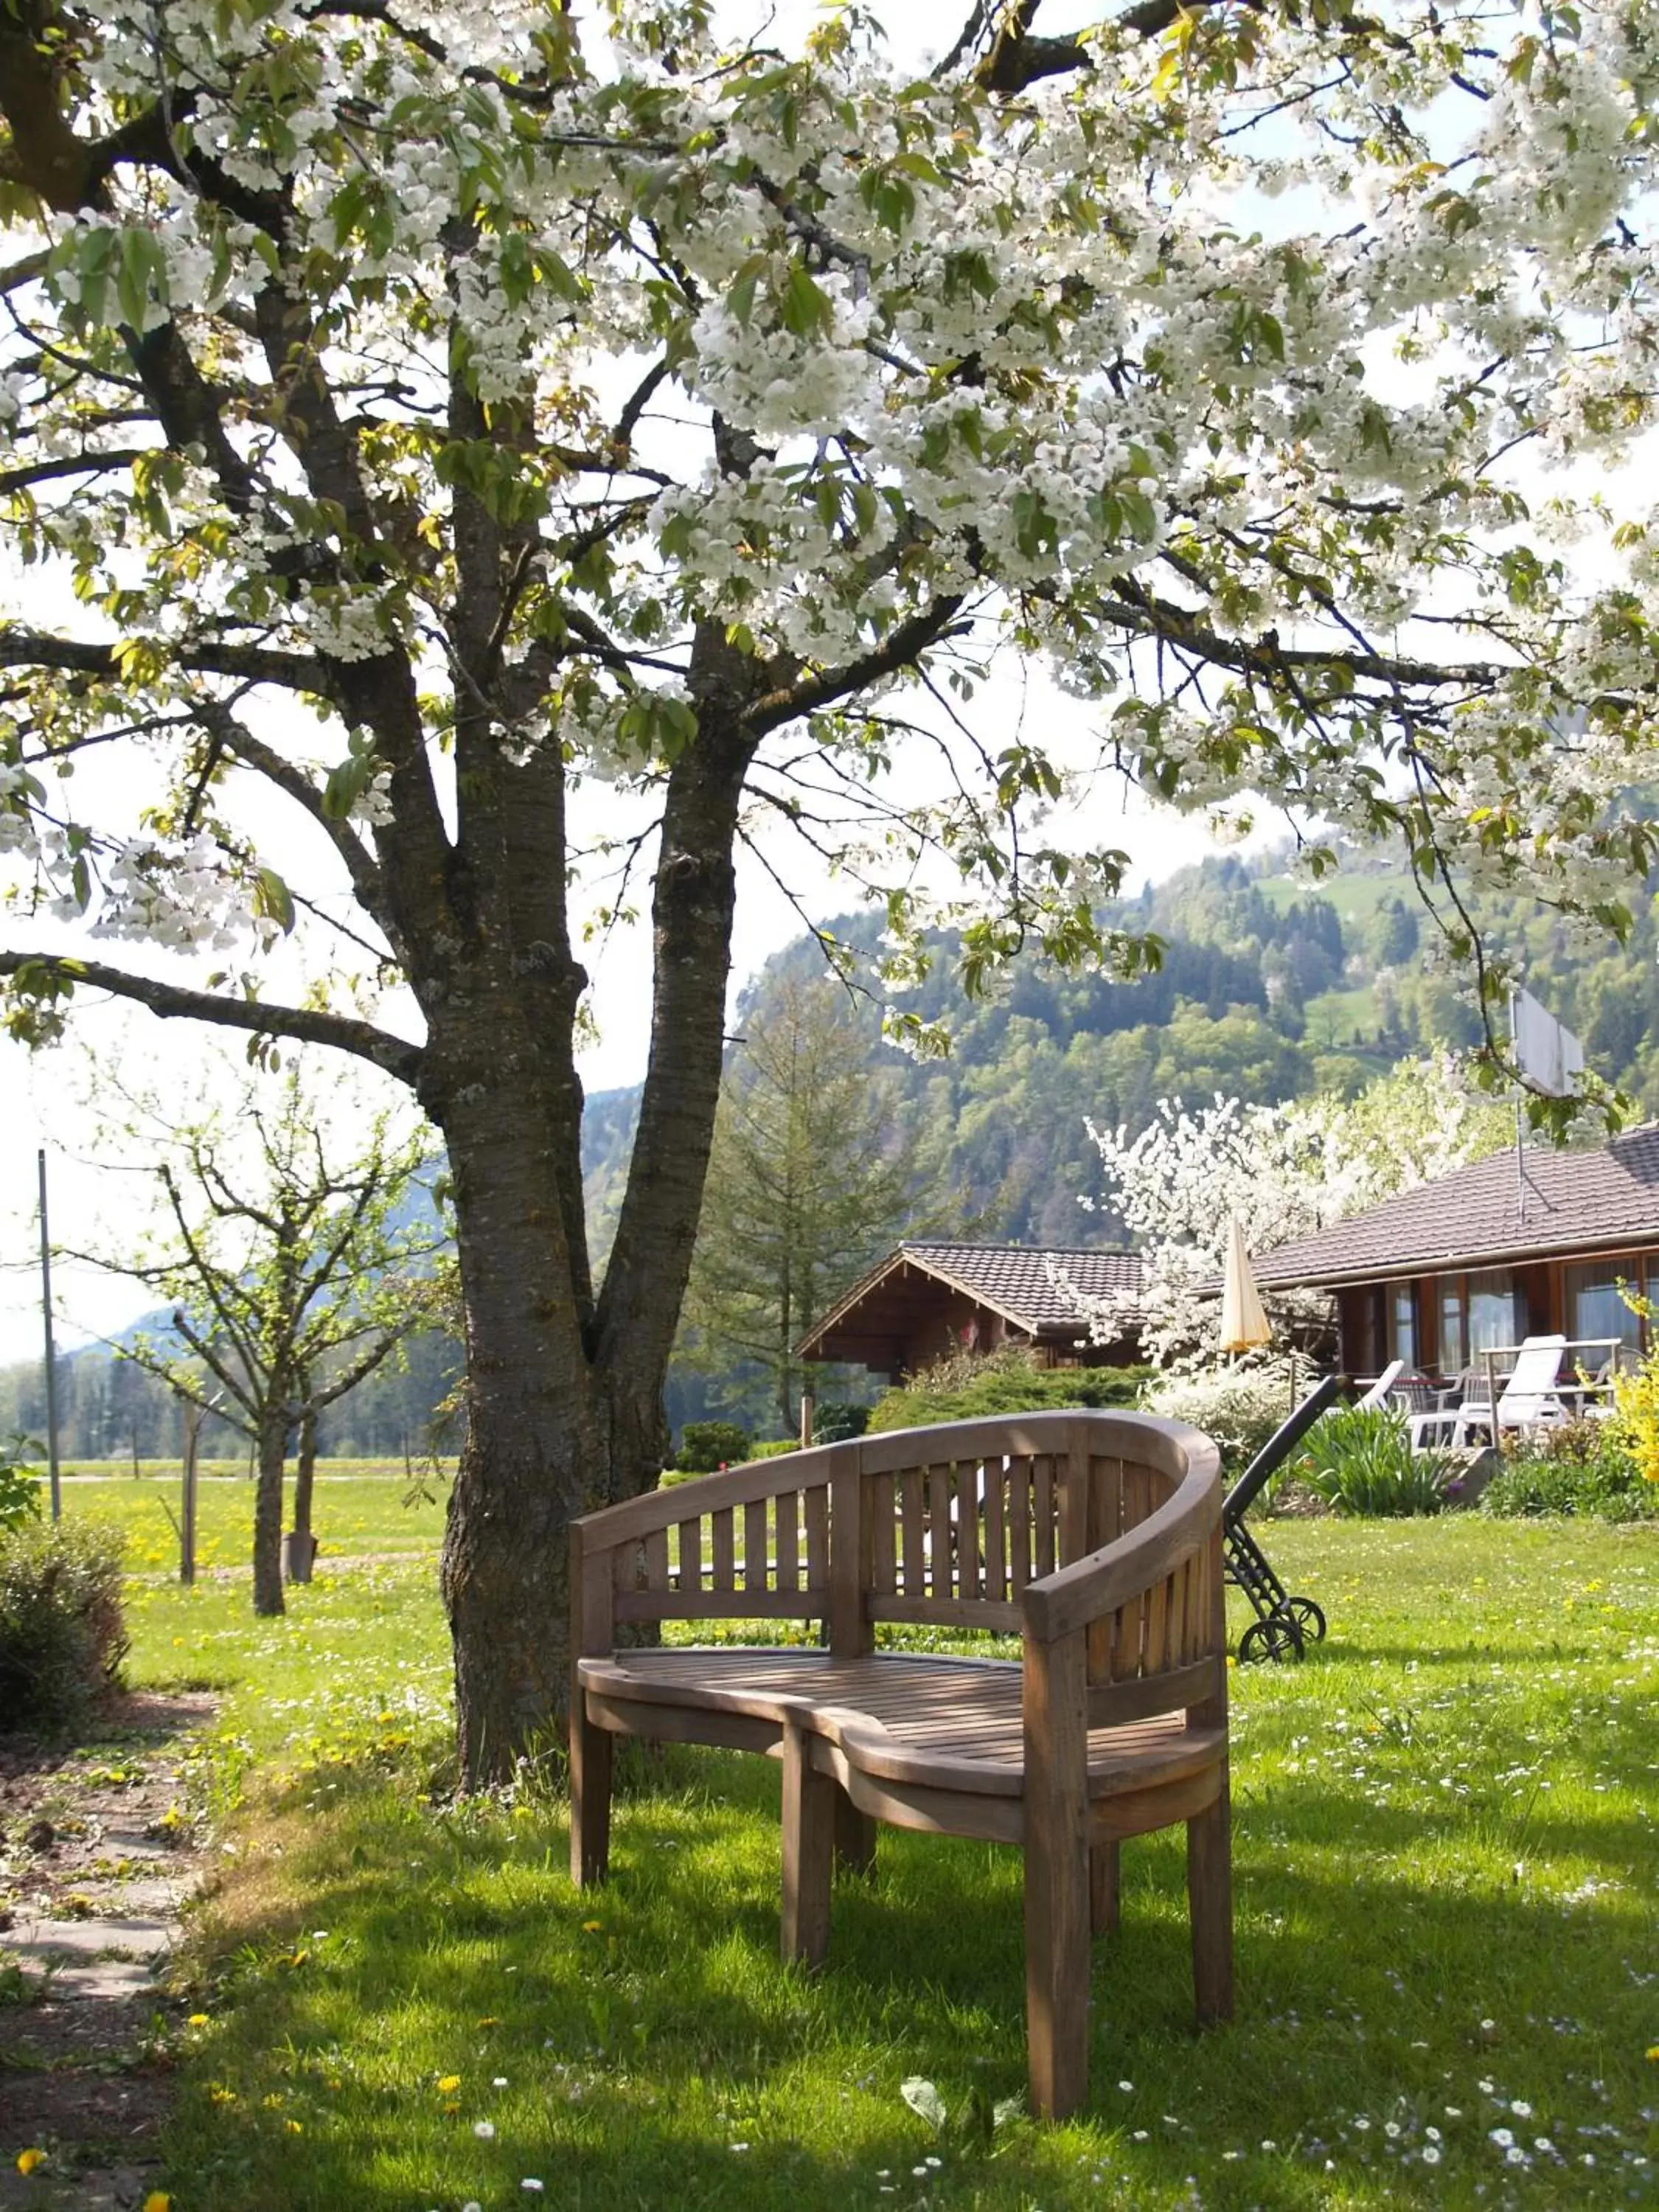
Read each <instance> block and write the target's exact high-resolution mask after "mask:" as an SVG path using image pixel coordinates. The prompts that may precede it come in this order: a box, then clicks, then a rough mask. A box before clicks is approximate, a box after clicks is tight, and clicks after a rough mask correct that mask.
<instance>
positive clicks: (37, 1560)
mask: <svg viewBox="0 0 1659 2212" xmlns="http://www.w3.org/2000/svg"><path fill="white" fill-rule="evenodd" d="M123 1542H124V1540H123V1537H122V1534H121V1532H120V1530H119V1529H118V1528H111V1527H109V1526H107V1525H106V1524H105V1523H102V1522H58V1523H57V1524H56V1525H55V1526H54V1525H52V1524H51V1523H47V1522H30V1523H29V1524H27V1525H26V1526H25V1527H22V1528H14V1529H11V1530H9V1532H8V1533H6V1534H3V1535H0V1713H3V1714H4V1715H5V1717H6V1720H7V1723H8V1724H9V1726H11V1727H13V1728H16V1729H31V1730H33V1731H34V1732H35V1733H37V1734H40V1735H49V1734H54V1733H57V1732H58V1731H60V1730H67V1729H72V1728H74V1727H76V1725H77V1723H80V1722H81V1721H82V1719H84V1717H86V1715H87V1713H88V1711H90V1710H91V1709H92V1708H93V1706H94V1705H96V1703H97V1701H98V1700H99V1699H100V1697H102V1696H103V1695H104V1693H105V1692H106V1691H108V1690H109V1689H110V1688H112V1686H114V1685H115V1683H116V1682H117V1681H118V1678H119V1674H120V1668H121V1662H122V1661H123V1659H125V1656H126V1654H127V1644H128V1638H127V1632H126V1622H125V1616H124V1614H123V1613H122V1610H121V1553H122V1549H123Z"/></svg>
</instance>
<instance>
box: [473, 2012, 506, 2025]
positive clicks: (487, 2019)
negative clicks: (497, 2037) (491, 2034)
mask: <svg viewBox="0 0 1659 2212" xmlns="http://www.w3.org/2000/svg"><path fill="white" fill-rule="evenodd" d="M478 2025H479V2027H500V2026H501V2022H500V2021H498V2020H497V2019H496V2017H495V2014H494V2013H493V2012H487V2013H485V2014H484V2015H483V2019H482V2020H480V2021H479V2022H478Z"/></svg>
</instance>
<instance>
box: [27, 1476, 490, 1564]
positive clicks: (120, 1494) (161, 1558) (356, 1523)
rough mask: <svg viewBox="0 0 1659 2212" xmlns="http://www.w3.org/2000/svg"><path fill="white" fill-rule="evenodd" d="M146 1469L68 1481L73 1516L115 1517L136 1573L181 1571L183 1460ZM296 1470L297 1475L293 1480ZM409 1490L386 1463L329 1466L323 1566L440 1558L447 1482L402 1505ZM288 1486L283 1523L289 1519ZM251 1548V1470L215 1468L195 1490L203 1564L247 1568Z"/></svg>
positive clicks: (318, 1518)
mask: <svg viewBox="0 0 1659 2212" xmlns="http://www.w3.org/2000/svg"><path fill="white" fill-rule="evenodd" d="M143 1466H144V1472H143V1474H139V1475H137V1476H134V1475H132V1474H130V1473H129V1474H107V1473H105V1472H102V1471H101V1470H100V1471H99V1472H97V1473H94V1472H92V1471H91V1470H90V1468H88V1470H87V1471H86V1472H85V1473H82V1472H81V1471H80V1470H78V1469H75V1470H70V1471H69V1474H70V1479H69V1480H66V1481H65V1482H64V1491H63V1498H64V1515H65V1516H66V1517H73V1518H77V1519H78V1518H80V1517H82V1516H88V1517H93V1516H95V1517H96V1518H98V1519H100V1520H111V1519H113V1520H117V1521H118V1522H120V1523H121V1525H122V1527H123V1528H125V1530H126V1532H127V1545H128V1551H127V1565H128V1566H129V1568H130V1569H131V1571H132V1572H133V1573H135V1574H167V1573H173V1574H176V1573H177V1571H178V1568H179V1538H178V1534H177V1532H176V1530H175V1528H174V1527H173V1522H172V1521H171V1520H170V1519H169V1518H168V1515H169V1513H172V1514H173V1515H177V1514H178V1512H179V1510H180V1507H179V1493H180V1477H179V1468H178V1465H177V1463H176V1462H173V1463H171V1464H169V1463H167V1462H143ZM291 1474H292V1470H291V1469H290V1478H291ZM448 1494H449V1486H448V1484H447V1481H443V1480H439V1481H436V1482H433V1481H428V1482H427V1484H426V1485H425V1494H424V1497H423V1498H416V1500H415V1502H414V1503H412V1504H408V1505H405V1504H404V1499H405V1498H408V1497H409V1495H410V1480H409V1477H408V1475H407V1474H405V1473H404V1470H403V1468H401V1467H398V1468H396V1470H395V1472H394V1471H393V1468H392V1462H389V1461H386V1460H336V1461H324V1462H321V1463H320V1464H319V1468H318V1471H317V1482H316V1488H315V1490H314V1492H313V1502H312V1516H311V1517H312V1527H313V1531H314V1533H315V1534H316V1537H317V1540H318V1542H319V1545H320V1546H321V1547H322V1555H321V1563H322V1564H323V1565H326V1564H327V1562H328V1559H329V1558H330V1557H331V1556H332V1557H334V1558H336V1559H343V1558H349V1557H352V1556H360V1555H362V1554H363V1553H385V1552H416V1553H432V1552H435V1550H436V1548H437V1547H438V1545H439V1543H440V1541H441V1539H442V1536H443V1526H444V1505H445V1502H446V1500H447V1497H448ZM292 1498H293V1486H292V1481H291V1479H290V1483H289V1498H288V1504H286V1505H285V1508H284V1513H283V1522H284V1526H287V1525H289V1523H290V1522H291V1519H292ZM252 1543H253V1485H252V1482H251V1481H249V1480H248V1479H247V1476H246V1472H245V1470H243V1469H241V1468H235V1469H232V1468H227V1467H225V1466H223V1465H222V1463H219V1462H215V1463H214V1464H213V1466H212V1467H211V1468H204V1470H203V1472H202V1474H201V1476H200V1478H199V1479H198V1481H197V1504H196V1559H197V1566H198V1567H200V1568H202V1569H203V1570H204V1571H205V1570H210V1569H213V1568H216V1567H246V1565H248V1561H249V1558H250V1555H251V1552H252Z"/></svg>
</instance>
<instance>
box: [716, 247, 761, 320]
mask: <svg viewBox="0 0 1659 2212" xmlns="http://www.w3.org/2000/svg"><path fill="white" fill-rule="evenodd" d="M765 272H766V256H765V255H764V254H763V253H751V254H750V257H749V258H748V260H747V261H745V262H744V264H743V266H742V268H741V269H739V270H738V273H737V275H736V276H734V277H733V278H732V289H731V290H730V291H729V292H728V293H727V294H726V306H727V307H730V309H731V310H732V316H733V319H735V320H736V321H737V322H738V323H739V324H740V325H742V327H743V328H744V330H747V329H748V327H749V323H750V317H751V316H752V315H753V314H754V312H755V288H756V286H757V284H758V283H760V280H761V278H762V276H763V275H764V274H765Z"/></svg>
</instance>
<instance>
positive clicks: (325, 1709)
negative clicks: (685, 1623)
mask: <svg viewBox="0 0 1659 2212" xmlns="http://www.w3.org/2000/svg"><path fill="white" fill-rule="evenodd" d="M364 1510H365V1511H366V1512H368V1511H370V1510H371V1509H369V1508H368V1507H365V1508H364ZM1266 1537H1267V1545H1268V1548H1269V1549H1270V1551H1271V1553H1272V1555H1273V1559H1274V1561H1275V1564H1276V1565H1278V1566H1279V1569H1280V1571H1281V1572H1282V1573H1283V1574H1284V1575H1285V1579H1286V1580H1287V1582H1288V1583H1290V1586H1291V1588H1292V1589H1297V1590H1304V1591H1307V1592H1308V1593H1310V1595H1316V1596H1317V1597H1318V1598H1319V1600H1320V1601H1321V1602H1322V1604H1323V1605H1324V1606H1325V1608H1326V1610H1327V1612H1328V1614H1329V1616H1330V1623H1331V1627H1330V1636H1329V1639H1328V1643H1327V1644H1325V1645H1324V1646H1323V1647H1321V1648H1317V1649H1316V1650H1313V1651H1312V1652H1311V1653H1310V1656H1309V1658H1308V1661H1307V1662H1306V1663H1305V1664H1304V1665H1303V1666H1301V1667H1294V1666H1288V1667H1285V1668H1249V1669H1243V1670H1240V1669H1235V1670H1234V1672H1233V1674H1232V1676H1231V1681H1232V1685H1233V1692H1234V1705H1233V1727H1234V1741H1235V1763H1234V1806H1235V1854H1236V1858H1235V1864H1236V1877H1237V1946H1238V2010H1237V2019H1236V2021H1235V2022H1234V2023H1233V2024H1232V2026H1231V2027H1229V2028H1226V2029H1225V2030H1222V2031H1219V2032H1216V2033H1210V2034H1208V2035H1206V2036H1204V2037H1201V2038H1200V2037H1197V2036H1195V2035H1194V2033H1193V2031H1192V2028H1191V2025H1190V2020H1191V2011H1190V2006H1191V1997H1190V1982H1189V1979H1188V1953H1187V1927H1186V1911H1185V1899H1184V1886H1183V1875H1182V1848H1181V1841H1180V1838H1179V1837H1178V1835H1169V1834H1165V1835H1160V1836H1158V1837H1155V1838H1148V1839H1147V1840H1146V1841H1145V1842H1144V1843H1142V1844H1139V1845H1130V1846H1127V1847H1126V1850H1125V1854H1124V1890H1125V1894H1124V1925H1123V1929H1122V1932H1121V1935H1120V1936H1117V1937H1116V1938H1115V1939H1113V1940H1112V1941H1110V1942H1105V1943H1103V1944H1101V1945H1100V1946H1098V1947H1097V1954H1096V1958H1095V1964H1094V1984H1093V1986H1094V1997H1095V2002H1094V2011H1093V2026H1092V2042H1093V2048H1092V2081H1091V2106H1090V2109H1089V2111H1088V2112H1087V2113H1086V2115H1085V2117H1084V2118H1080V2119H1079V2120H1077V2121H1075V2122H1073V2123H1071V2124H1067V2125H1066V2126H1063V2127H1060V2128H1054V2129H1047V2128H1040V2127H1037V2126H1036V2125H1035V2124H1032V2123H1031V2122H1030V2120H1029V2119H1027V2118H1025V2117H1024V2115H1023V2114H1022V2113H1020V2112H1018V2111H1017V2110H1016V2111H1013V2112H1008V2111H1006V2109H1005V2111H1004V2112H1003V2115H1002V2117H1001V2118H997V2117H996V2112H995V2108H996V2107H997V2106H999V2105H1000V2104H1001V2103H1003V2101H1004V2100H1009V2099H1012V2098H1017V2097H1018V2094H1019V2092H1020V2090H1021V2088H1022V2087H1023V2081H1024V2033H1023V2014H1022V1982H1021V1976H1022V1957H1023V1947H1022V1937H1021V1925H1020V1915H1021V1887H1020V1867H1019V1862H1018V1856H1017V1855H1016V1854H1015V1853H1013V1852H1012V1851H1009V1850H998V1849H996V1848H994V1847H989V1846H986V1845H982V1844H972V1843H964V1842H961V1841H953V1840H945V1841H939V1840H934V1839H932V1838H926V1837H922V1836H918V1835H903V1834H898V1833H896V1832H892V1831H890V1830H884V1831H883V1832H882V1835H881V1844H880V1850H879V1854H878V1867H877V1872H876V1875H875V1877H874V1879H873V1881H869V1882H862V1881H847V1882H846V1883H844V1884H843V1885H842V1887H840V1888H839V1889H838V1891H837V1893H836V1913H835V1925H834V1935H833V1939H832V1948H831V1957H830V1963H829V1966H828V1968H827V1969H826V1971H825V1972H823V1974H822V1975H820V1976H819V1977H817V1978H816V1979H814V1978H809V1977H807V1976H805V1975H803V1974H802V1973H800V1972H798V1971H797V1970H795V1969H793V1968H786V1967H784V1966H782V1965H781V1964H780V1962H779V1960H778V1956H777V1936H778V1926H777V1913H778V1900H777V1891H778V1832H777V1794H778V1790H777V1778H776V1775H775V1771H773V1769H772V1767H771V1765H770V1764H769V1762H767V1761H765V1760H762V1759H753V1758H744V1757H742V1756H740V1755H737V1754H729V1753H717V1752H695V1751H684V1750H680V1751H675V1752H672V1753H666V1754H663V1755H660V1756H659V1757H658V1758H655V1759H653V1758H649V1757H647V1756H646V1755H644V1754H641V1755H639V1756H638V1757H636V1758H635V1759H634V1760H633V1761H632V1763H631V1764H630V1765H629V1768H628V1771H627V1776H626V1780H625V1785H624V1789H623V1796H622V1799H621V1802H620V1803H619V1805H618V1808H617V1830H616V1838H615V1844H614V1850H613V1868H614V1872H613V1877H612V1880H611V1884H610V1886H609V1887H608V1888H606V1889H605V1890H604V1891H603V1892H599V1893H588V1894H586V1895H578V1894H577V1893H575V1892H574V1891H573V1889H572V1887H571V1886H570V1883H569V1881H568V1875H567V1872H566V1863H567V1860H566V1820H565V1813H564V1807H563V1803H562V1797H561V1794H560V1787H559V1778H558V1774H557V1771H556V1765H554V1764H553V1763H552V1762H551V1761H550V1762H548V1763H547V1765H545V1766H544V1767H542V1768H539V1769H527V1770H526V1771H525V1772H524V1774H523V1776H522V1777H521V1779H520V1783H519V1784H518V1785H517V1786H515V1787H514V1788H513V1789H512V1790H507V1791H504V1792H501V1793H500V1794H499V1795H498V1796H492V1797H489V1798H488V1799H483V1800H473V1801H470V1802H458V1801H457V1800H455V1799H454V1798H453V1796H452V1795H451V1794H450V1792H449V1782H450V1777H451V1771H452V1770H451V1766H450V1761H449V1756H448V1744H447V1723H448V1659H447V1638H446V1637H445V1634H444V1631H443V1626H442V1621H441V1613H440V1609H439V1606H438V1602H437V1599H436V1595H435V1588H434V1575H433V1571H432V1565H431V1561H430V1559H423V1560H410V1561H407V1562H400V1561H396V1560H392V1561H385V1560H382V1561H380V1562H379V1563H377V1564H374V1565H367V1566H362V1567H354V1568H350V1569H349V1570H346V1571H340V1572H337V1573H336V1572H331V1571H328V1569H327V1566H326V1563H325V1566H324V1571H322V1572H321V1574H320V1575H319V1579H318V1581H317V1582H316V1583H313V1585H312V1586H311V1587H310V1588H309V1589H302V1590H296V1591H295V1592H293V1593H291V1600H290V1610H289V1613H288V1615H287V1616H286V1618H284V1619H283V1620H276V1621H256V1620H254V1619H253V1618H252V1614H251V1613H250V1612H249V1611H248V1610H247V1605H246V1589H245V1587H242V1586H239V1585H238V1584H237V1583H234V1582H228V1581H223V1580H221V1581H218V1582H212V1581H210V1582H205V1583H201V1584H198V1585H197V1587H196V1588H195V1589H191V1590H185V1589H179V1588H178V1587H177V1586H176V1585H173V1584H170V1583H167V1582H166V1581H164V1580H161V1579H156V1578H149V1579H146V1580H144V1581H143V1582H140V1583H137V1584H135V1586H134V1588H133V1592H132V1622H133V1627H134V1632H135V1639H136V1641H135V1650H134V1655H133V1661H132V1667H131V1674H132V1678H133V1680H135V1682H136V1683H138V1684H141V1685H145V1686H156V1687H165V1686H168V1685H178V1684H181V1683H190V1684H192V1685H199V1684H204V1683H209V1684H211V1685H213V1686H215V1687H216V1688H217V1689H218V1690H219V1691H220V1692H221V1693H222V1706H221V1708H220V1712H219V1717H218V1720H217V1723H216V1730H215V1735H214V1737H213V1743H212V1750H211V1755H210V1757H209V1758H207V1759H204V1760H202V1761H200V1762H198V1768H199V1771H201V1772H202V1774H203V1776H204V1781H203V1784H202V1788H203V1793H204V1802H205V1803H206V1806H207V1809H209V1810H210V1812H211V1813H212V1814H213V1815H214V1817H215V1819H216V1823H217V1826H216V1833H215V1844H216V1868H217V1869H218V1870H217V1871H216V1875H215V1880H214V1885H213V1893H212V1894H211V1895H210V1897H209V1898H208V1899H207V1900H206V1901H205V1903H204V1905H202V1906H201V1907H200V1908H199V1910H198V1911H197V1916H196V1917H195V1920H194V1923H193V1929H192V1933H191V1940H190V1943H189V1946H188V1948H187V1951H186V1954H185V1960H184V1966H183V1972H184V1973H185V2002H186V2005H187V2008H188V2010H189V2012H190V2014H191V2024H190V2025H188V2026H185V2027H182V2028H181V2029H180V2030H179V2051H178V2063H179V2106H178V2110H177V2112H176V2116H175V2118H174V2119H173V2123H172V2124H171V2129H170V2132H169V2135H168V2136H167V2144H166V2156H167V2172H166V2176H165V2179H166V2182H167V2187H168V2189H169V2191H170V2192H171V2197H172V2204H173V2212H232V2208H234V2209H235V2212H302V2209H303V2212H394V2208H395V2212H435V2208H441V2212H462V2208H470V2207H477V2208H479V2212H505V2208H507V2206H509V2205H520V2206H522V2205H526V2204H529V2203H545V2204H550V2205H559V2206H562V2207H571V2208H577V2207H580V2208H588V2209H589V2212H609V2208H613V2207H641V2208H644V2207H651V2208H656V2207H662V2208H670V2207H671V2208H675V2212H681V2208H696V2207H707V2208H709V2212H714V2208H720V2212H747V2208H755V2212H760V2208H767V2209H768V2212H770V2208H776V2207H787V2208H790V2212H820V2208H821V2212H832V2208H833V2212H848V2208H867V2209H868V2212H883V2208H886V2207H889V2206H891V2207H895V2208H897V2207H905V2208H909V2212H922V2208H944V2207H960V2208H963V2212H967V2208H970V2207H971V2208H985V2212H1036V2208H1043V2209H1044V2212H1056V2208H1061V2207H1071V2206H1085V2205H1097V2206H1123V2207H1130V2208H1142V2207H1144V2208H1148V2212H1151V2208H1169V2212H1176V2208H1196V2207H1203V2208H1206V2212H1246V2208H1249V2207H1263V2208H1268V2212H1279V2209H1280V2208H1285V2212H1300V2208H1304V2207H1305V2208H1310V2212H1311V2208H1316V2207H1332V2208H1342V2207H1354V2208H1358V2207H1367V2208H1370V2207H1378V2208H1380V2207H1383V2206H1424V2207H1427V2206H1467V2207H1468V2208H1471V2212H1474V2208H1477V2207H1479V2208H1497V2207H1516V2208H1526V2207H1536V2208H1540V2212H1545V2208H1554V2207H1557V2206H1574V2205H1583V2206H1586V2207H1606V2206H1608V2205H1622V2204H1626V2203H1632V2204H1646V2203H1651V2202H1653V2200H1654V2198H1655V2196H1656V2193H1659V2192H1656V2175H1659V1829H1656V1822H1659V1531H1656V1530H1655V1529H1653V1528H1639V1527H1638V1528H1628V1529H1626V1528H1607V1527H1604V1526H1601V1525H1598V1524H1594V1523H1588V1522H1554V1523H1526V1524H1517V1523H1514V1522H1510V1523H1499V1522H1488V1521H1484V1520H1481V1519H1480V1518H1478V1517H1473V1516H1471V1517H1468V1518H1459V1519H1455V1520H1453V1519H1447V1520H1442V1521H1434V1522H1390V1523H1369V1524H1367V1523H1348V1524H1344V1523H1341V1522H1297V1523H1273V1524H1270V1526H1269V1527H1268V1528H1267V1531H1266ZM362 1548H363V1549H368V1548H370V1547H368V1546H364V1547H362ZM375 1548H379V1547H375ZM1247 1617H1248V1616H1247V1615H1244V1616H1241V1619H1240V1621H1239V1622H1238V1623H1237V1624H1236V1626H1238V1625H1242V1621H1243V1618H1247ZM918 2083H927V2084H931V2085H932V2088H931V2090H927V2089H924V2088H921V2087H917V2086H916V2085H917V2084H918ZM907 2084H908V2085H909V2092H908V2099H907V2094H906V2085H907ZM918 2106H920V2107H921V2109H920V2110H918V2109H917V2107H918Z"/></svg>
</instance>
